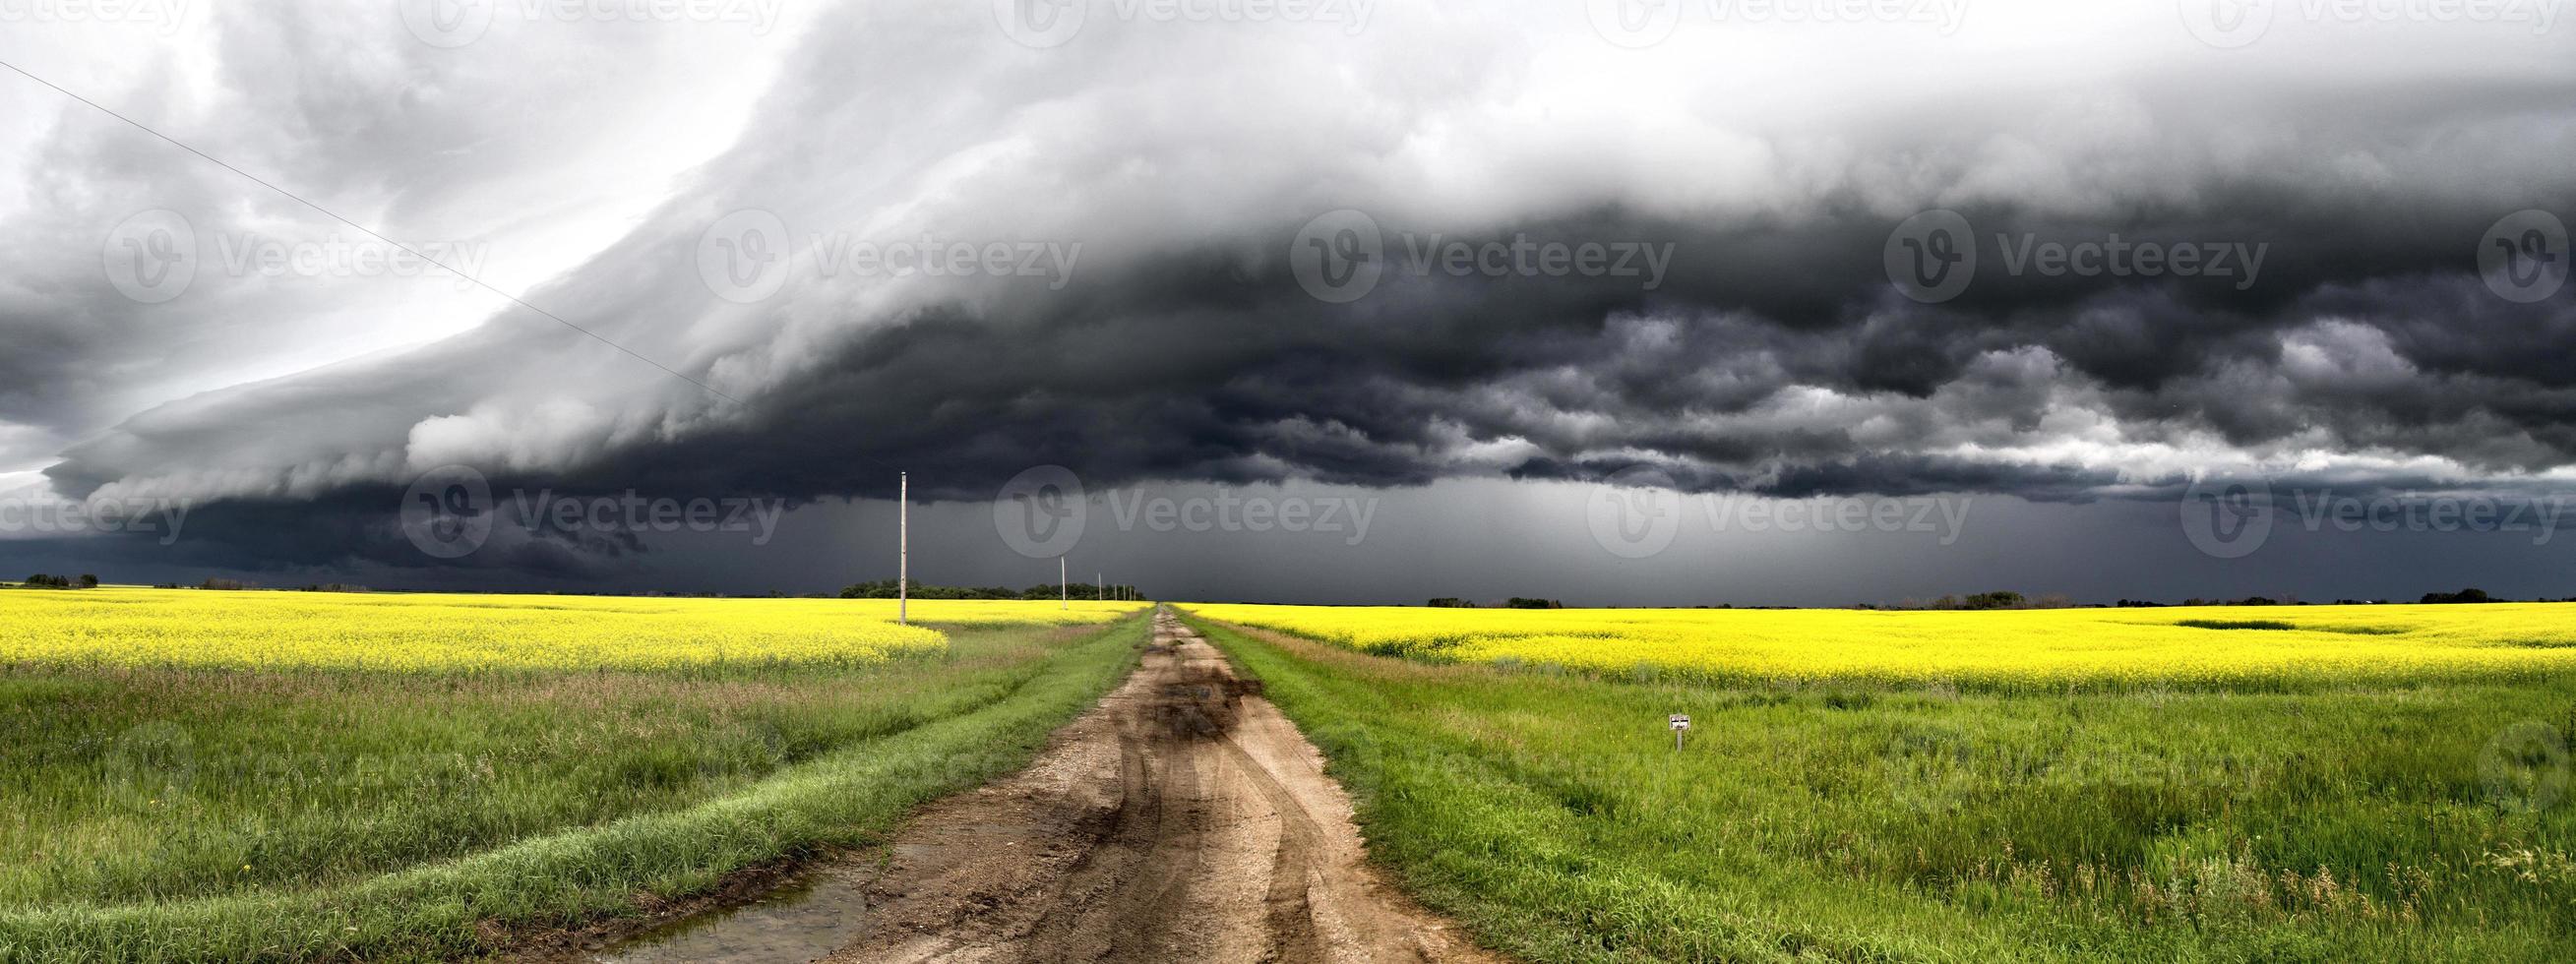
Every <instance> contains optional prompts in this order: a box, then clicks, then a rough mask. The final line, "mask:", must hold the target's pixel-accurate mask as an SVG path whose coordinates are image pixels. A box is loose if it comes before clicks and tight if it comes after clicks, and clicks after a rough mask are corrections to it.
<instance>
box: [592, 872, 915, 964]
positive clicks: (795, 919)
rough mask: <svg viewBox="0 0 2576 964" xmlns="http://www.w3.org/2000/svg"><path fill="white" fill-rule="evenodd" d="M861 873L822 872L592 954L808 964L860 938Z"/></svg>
mask: <svg viewBox="0 0 2576 964" xmlns="http://www.w3.org/2000/svg"><path fill="white" fill-rule="evenodd" d="M867 917H868V900H867V894H866V892H865V891H864V890H863V889H862V888H861V886H860V882H859V880H858V878H857V876H856V875H855V874H853V873H851V872H848V871H841V870H828V869H827V870H823V871H819V872H816V873H815V874H814V875H812V876H810V877H808V878H806V879H805V880H803V881H800V882H798V883H795V884H792V885H789V886H786V887H782V888H779V889H778V890H776V891H773V892H771V893H770V894H768V895H767V896H764V897H762V898H761V899H759V900H756V901H753V902H751V903H748V904H744V905H742V906H740V907H736V908H733V909H732V910H727V911H722V912H718V913H711V914H702V915H699V916H696V917H691V918H688V919H686V920H682V921H679V922H677V923H674V924H672V925H671V926H670V927H667V928H664V929H662V930H658V931H650V932H647V933H644V934H639V935H636V936H635V937H631V938H628V939H626V940H624V941H621V942H619V943H617V944H615V945H613V946H611V947H609V948H608V949H607V950H604V951H599V952H597V953H594V954H592V955H591V960H593V961H598V962H600V964H682V962H712V964H808V962H811V961H815V960H819V959H821V958H824V957H826V956H829V955H830V954H831V953H832V952H833V951H836V950H839V949H840V948H841V946H842V945H844V944H847V943H849V942H850V941H852V940H855V939H857V938H858V937H859V936H861V927H862V925H864V924H865V923H866V921H867Z"/></svg>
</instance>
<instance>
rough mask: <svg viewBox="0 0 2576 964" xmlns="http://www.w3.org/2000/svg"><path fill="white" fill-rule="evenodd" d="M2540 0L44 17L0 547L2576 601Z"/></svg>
mask: <svg viewBox="0 0 2576 964" xmlns="http://www.w3.org/2000/svg"><path fill="white" fill-rule="evenodd" d="M2562 3H2563V0H2513V2H2498V3H2495V4H2491V5H2482V4H2456V5H2454V4H2442V3H2399V2H2385V3H2375V4H2334V3H2323V4H2310V3H2290V2H2284V0H2270V2H2253V3H2240V2H2237V0H2210V2H2203V0H2182V2H2179V3H2176V2H2170V0H2168V2H2138V3H2105V4H2066V3H2049V2H2019V0H2013V2H1996V0H1920V2H1917V0H1902V2H1849V3H1846V2H1837V0H1824V2H1814V3H1809V2H1789V3H1766V2H1759V0H1754V2H1746V0H1665V2H1663V3H1652V2H1644V0H1594V2H1588V3H1587V2H1574V0H1565V2H1557V3H1531V4H1525V5H1524V4H1491V3H1477V4H1469V3H1464V2H1430V3H1406V2H1397V0H1330V2H1321V0H1319V2H1315V3H1301V2H1296V0H1278V2H1276V3H1243V2H1235V0H1187V2H1175V3H1162V2H1154V0H1135V2H1129V0H1093V2H1090V3H1087V4H1086V3H1082V2H1080V0H1069V2H1049V0H1000V2H995V3H984V2H970V3H959V2H954V0H948V2H929V0H925V2H868V3H800V2H793V0H715V2H704V3H662V2H652V0H634V2H626V0H605V2H596V3H578V4H554V3H519V2H515V0H509V2H498V3H495V2H488V0H417V2H414V0H404V2H396V0H378V2H360V3H348V2H338V0H333V2H315V3H294V2H279V3H267V4H257V5H240V4H232V5H217V4H212V3H208V2H204V0H167V2H163V0H142V2H136V3H85V2H80V0H43V2H39V0H0V61H5V62H6V63H7V64H8V65H10V67H12V68H14V70H0V114H5V116H8V117H10V118H12V119H13V121H14V122H13V123H10V124H7V125H5V126H0V247H5V255H6V256H5V257H0V338H5V345H6V347H5V348H0V577H5V578H16V577H17V576H18V575H19V573H17V572H15V571H14V570H10V567H15V569H23V570H29V571H50V570H56V569H65V570H82V569H95V570H97V571H99V572H100V574H101V575H103V576H106V577H108V578H111V579H130V580H141V581H188V582H193V581H195V580H197V579H200V578H204V577H205V576H208V575H216V574H223V575H231V576H236V577H242V578H250V579H254V580H258V581H262V582H266V583H269V584H273V585H285V584H302V583H306V582H329V581H345V582H362V583H366V584H370V585H379V586H386V587H400V588H437V587H443V588H495V589H506V588H526V589H545V590H584V589H597V590H612V591H632V590H644V589H665V590H679V591H690V590H702V591H736V592H748V591H764V590H770V589H777V590H784V591H793V592H811V591H821V590H826V589H829V588H832V587H836V586H838V585H841V584H843V583H847V582H851V581H856V580H859V579H863V578H884V577H888V576H891V575H892V569H893V562H894V545H893V544H894V541H895V540H894V538H893V536H894V533H893V518H894V514H893V511H892V510H893V507H892V504H891V502H890V501H888V500H890V499H891V497H892V496H893V495H894V494H895V488H896V484H897V483H896V479H897V473H899V472H905V471H908V472H910V473H911V478H912V494H913V495H914V497H915V500H916V504H917V505H919V506H921V508H919V509H917V510H916V512H915V514H914V519H913V540H914V547H915V550H916V571H915V574H916V576H917V577H919V578H922V579H925V580H930V581H939V582H977V583H1008V584H1013V585H1026V584H1030V583H1035V582H1040V581H1045V580H1048V579H1052V578H1053V576H1054V573H1055V570H1056V565H1057V564H1056V560H1057V557H1059V556H1063V557H1064V558H1065V559H1066V565H1067V571H1069V572H1071V573H1073V574H1074V576H1075V577H1076V578H1088V577H1089V575H1090V574H1091V573H1092V572H1094V571H1103V570H1106V571H1110V572H1111V575H1112V576H1113V577H1115V578H1118V579H1122V580H1124V581H1131V582H1136V583H1139V584H1142V585H1143V586H1144V587H1145V588H1146V589H1147V590H1148V591H1151V592H1155V593H1157V594H1160V595H1164V596H1168V597H1174V598H1180V597H1195V598H1244V599H1279V600H1285V601H1302V602H1328V601H1374V602H1401V601H1418V600H1420V599H1421V598H1425V597H1429V596H1442V595H1457V596H1467V597H1470V598H1495V597H1500V596H1504V595H1550V596H1560V597H1564V598H1566V599H1567V600H1568V601H1569V602H1582V603H1624V604H1698V603H1724V602H1732V603H1738V604H1746V603H1793V604H1840V603H1850V602H1895V601H1901V600H1903V599H1907V598H1928V597H1931V596H1937V595H1939V594H1942V593H1948V592H1970V591H1977V590H1982V589H1989V588H2015V589H2020V590H2023V591H2026V592H2031V593H2034V594H2037V593H2065V594H2068V595H2071V596H2074V597H2076V598H2078V599H2082V600H2088V601H2108V600H2111V599H2116V598H2120V597H2124V596H2127V597H2152V598H2173V599H2179V598H2181V597H2184V596H2191V595H2212V596H2215V595H2244V594H2251V593H2265V594H2271V595H2283V594H2292V595H2298V596H2301V597H2302V598H2308V599H2314V600H2320V601H2323V600H2331V599H2333V598H2339V597H2345V596H2351V597H2363V598H2370V597H2390V596H2398V597H2411V596H2414V595H2417V594H2420V593H2421V592H2423V591H2426V590H2429V589H2435V588H2455V587H2457V586H2459V585H2466V584H2476V585H2481V586H2484V587H2486V588H2488V589H2490V590H2493V591H2497V592H2500V593H2506V594H2512V595H2519V596H2539V595H2548V596H2570V595H2576V566H2571V564H2570V563H2571V562H2576V548H2571V547H2576V533H2571V534H2569V535H2567V536H2565V537H2560V536H2559V535H2558V533H2557V532H2556V529H2557V524H2558V522H2559V521H2560V520H2561V519H2562V518H2565V519H2567V520H2568V521H2570V522H2576V285H2569V284H2567V283H2566V281H2567V277H2566V276H2567V272H2568V263H2569V254H2570V252H2569V243H2568V234H2567V228H2566V222H2567V221H2568V220H2569V219H2576V39H2571V34H2576V26H2572V25H2569V24H2566V23H2562V22H2561V18H2560V16H2559V14H2560V13H2561V9H2560V8H2561V5H2562ZM57 88H59V89H57ZM76 98H85V99H87V100H88V101H90V102H92V103H83V102H82V100H80V99H76ZM118 115H122V116H121V117H120V116H118ZM433 262H434V263H433ZM173 529H175V530H176V532H175V533H174V532H173V531H172V530H173Z"/></svg>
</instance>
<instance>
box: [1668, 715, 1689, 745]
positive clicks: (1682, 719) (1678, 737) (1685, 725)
mask: <svg viewBox="0 0 2576 964" xmlns="http://www.w3.org/2000/svg"><path fill="white" fill-rule="evenodd" d="M1671 722H1672V724H1673V752H1675V753H1679V752H1681V751H1682V733H1683V731H1685V730H1688V729H1690V717H1688V716H1686V715H1683V714H1680V713H1675V714H1673V715H1672V720H1671Z"/></svg>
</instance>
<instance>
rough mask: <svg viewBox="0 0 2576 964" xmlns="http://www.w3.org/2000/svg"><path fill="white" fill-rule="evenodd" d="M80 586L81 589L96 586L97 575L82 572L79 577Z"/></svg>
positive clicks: (94, 587)
mask: <svg viewBox="0 0 2576 964" xmlns="http://www.w3.org/2000/svg"><path fill="white" fill-rule="evenodd" d="M80 587H81V588H83V589H96V588H98V577H97V576H95V575H92V574H90V573H82V574H81V577H80Z"/></svg>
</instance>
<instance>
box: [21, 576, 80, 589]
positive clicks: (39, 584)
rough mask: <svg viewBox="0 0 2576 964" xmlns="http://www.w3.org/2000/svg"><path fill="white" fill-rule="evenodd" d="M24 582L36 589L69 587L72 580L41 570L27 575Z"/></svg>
mask: <svg viewBox="0 0 2576 964" xmlns="http://www.w3.org/2000/svg"><path fill="white" fill-rule="evenodd" d="M26 584H27V585H28V586H30V587H33V588H37V589H69V588H71V587H72V581H71V580H69V579H65V578H63V577H61V576H50V575H46V574H44V573H41V572H40V573H37V574H35V575H32V576H28V577H27V582H26Z"/></svg>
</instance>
